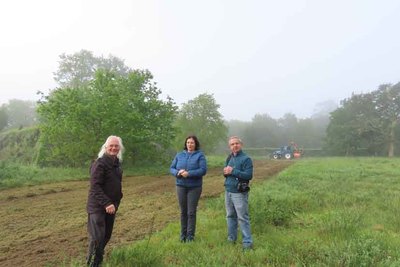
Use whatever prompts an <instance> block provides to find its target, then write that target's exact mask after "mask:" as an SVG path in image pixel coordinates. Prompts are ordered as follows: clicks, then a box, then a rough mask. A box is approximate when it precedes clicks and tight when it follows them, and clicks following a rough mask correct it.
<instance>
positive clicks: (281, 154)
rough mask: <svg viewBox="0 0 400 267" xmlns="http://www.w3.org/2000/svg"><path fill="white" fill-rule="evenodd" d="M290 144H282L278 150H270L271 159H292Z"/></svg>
mask: <svg viewBox="0 0 400 267" xmlns="http://www.w3.org/2000/svg"><path fill="white" fill-rule="evenodd" d="M293 153H294V150H293V148H292V146H282V147H280V148H279V149H278V150H275V151H274V152H272V155H271V156H272V158H273V159H282V158H284V159H292V158H293V157H294V154H293Z"/></svg>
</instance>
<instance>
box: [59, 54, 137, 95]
mask: <svg viewBox="0 0 400 267" xmlns="http://www.w3.org/2000/svg"><path fill="white" fill-rule="evenodd" d="M101 69H102V70H108V71H110V72H113V73H114V74H117V75H121V76H127V75H128V73H129V72H130V71H131V69H130V68H129V67H127V66H126V65H125V63H124V60H122V59H120V58H118V57H115V56H113V55H109V56H108V57H107V58H105V57H103V56H100V57H97V56H94V55H93V52H91V51H88V50H84V49H82V50H81V51H79V52H76V53H74V54H72V55H67V54H65V53H63V54H61V55H60V61H59V66H58V70H57V71H56V72H54V73H53V74H54V80H55V81H56V82H58V84H59V85H60V86H61V87H72V88H76V87H80V86H85V85H87V84H88V83H89V82H90V81H91V80H93V77H94V74H95V72H96V71H97V70H101Z"/></svg>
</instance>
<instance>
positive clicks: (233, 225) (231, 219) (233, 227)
mask: <svg viewBox="0 0 400 267" xmlns="http://www.w3.org/2000/svg"><path fill="white" fill-rule="evenodd" d="M225 209H226V222H227V225H228V241H230V242H236V240H237V231H238V230H237V229H238V218H237V214H236V209H235V206H234V204H233V200H232V193H230V192H228V191H225Z"/></svg>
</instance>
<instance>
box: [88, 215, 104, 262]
mask: <svg viewBox="0 0 400 267" xmlns="http://www.w3.org/2000/svg"><path fill="white" fill-rule="evenodd" d="M88 233H89V251H88V256H87V264H88V265H89V266H100V264H101V262H102V261H103V255H104V247H105V244H106V239H105V237H106V213H92V214H88Z"/></svg>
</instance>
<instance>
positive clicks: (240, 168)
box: [224, 151, 253, 193]
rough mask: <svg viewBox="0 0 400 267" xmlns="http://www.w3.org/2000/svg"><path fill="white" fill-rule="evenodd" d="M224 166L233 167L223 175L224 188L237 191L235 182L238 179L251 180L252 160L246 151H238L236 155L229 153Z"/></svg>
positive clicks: (232, 191)
mask: <svg viewBox="0 0 400 267" xmlns="http://www.w3.org/2000/svg"><path fill="white" fill-rule="evenodd" d="M226 166H231V167H233V171H232V174H231V175H229V176H227V177H225V183H224V185H225V190H226V191H228V192H231V193H238V192H239V191H238V190H237V184H238V182H239V180H247V181H249V180H251V179H252V178H253V161H252V160H251V158H250V157H249V156H247V154H246V153H244V152H243V151H239V152H238V153H237V154H236V155H233V154H230V155H229V157H228V159H227V162H226V163H225V167H226Z"/></svg>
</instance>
